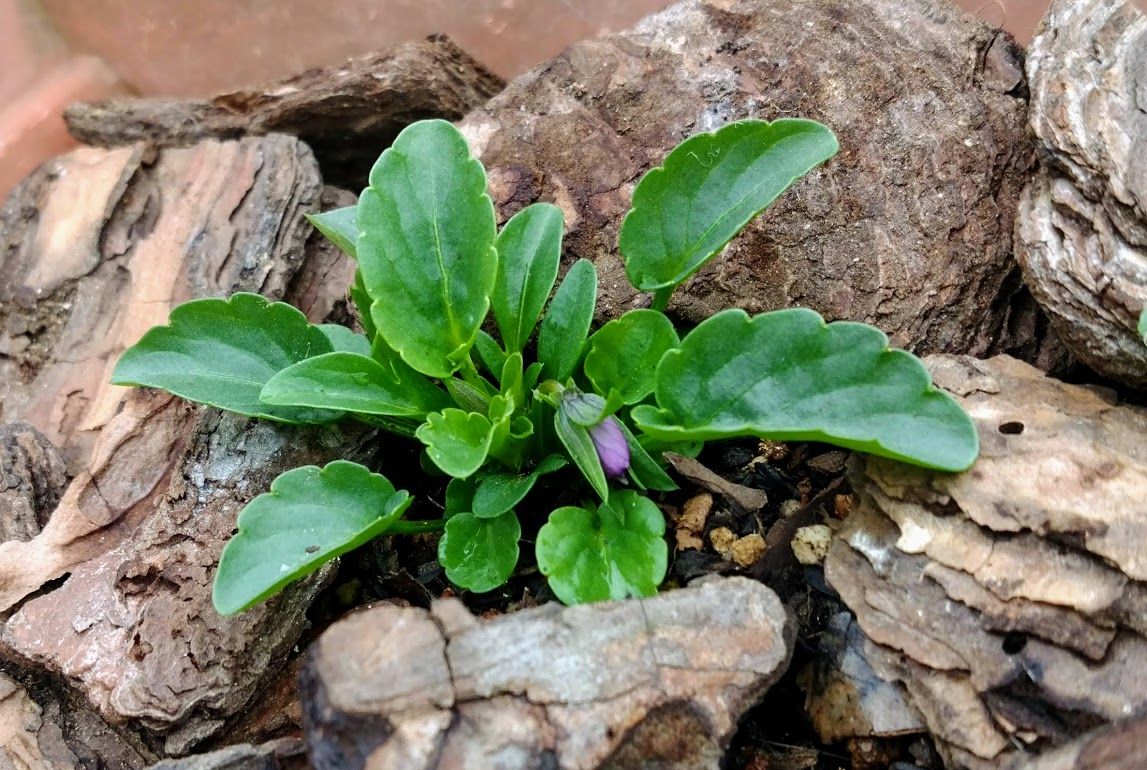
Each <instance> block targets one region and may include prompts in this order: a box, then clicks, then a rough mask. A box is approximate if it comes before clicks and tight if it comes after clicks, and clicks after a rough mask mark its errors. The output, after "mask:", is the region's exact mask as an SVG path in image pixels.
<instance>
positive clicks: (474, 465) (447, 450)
mask: <svg viewBox="0 0 1147 770" xmlns="http://www.w3.org/2000/svg"><path fill="white" fill-rule="evenodd" d="M492 428H493V426H492V425H491V424H490V421H489V420H488V419H486V415H484V414H477V413H475V412H464V411H462V410H461V409H444V410H443V411H441V412H437V413H435V414H432V415H430V416H429V417H427V418H426V422H424V423H423V424H422V426H421V427H419V429H418V430H417V431H416V432H415V434H414V435H415V437H417V438H418V440H419V441H421V442H422V443H423V444H425V445H426V454H427V455H428V456H429V457H430V459H431V460H432V461H433V462H434V464H435V465H437V466H438V467H439V468H440V469H441V470H442V472H443V473H447V474H449V475H451V476H454V477H456V478H460V479H464V478H466V477H467V476H469V475H470V474H472V473H474V471H476V470H478V469H479V468H481V467H482V463H484V462H486V455H487V454H488V453H489V451H490V441H491V439H492V438H493V430H492Z"/></svg>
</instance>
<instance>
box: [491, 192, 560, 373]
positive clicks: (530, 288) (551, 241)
mask: <svg viewBox="0 0 1147 770" xmlns="http://www.w3.org/2000/svg"><path fill="white" fill-rule="evenodd" d="M562 228H563V221H562V210H561V209H559V208H558V207H557V206H555V205H553V204H552V203H535V204H533V205H530V206H527V207H526V208H524V209H522V210H521V211H519V212H518V213H517V214H515V215H514V216H513V217H511V218H510V221H509V222H507V223H506V224H505V225H504V226H503V227H502V232H500V233H499V234H498V240H497V241H496V247H497V249H498V278H497V280H496V281H495V282H494V290H493V292H492V293H491V295H490V302H491V304H492V305H493V309H494V319H495V320H496V321H497V322H498V330H499V331H501V333H502V340H503V341H504V342H505V343H506V350H507V352H510V353H518V352H521V350H522V349H523V348H524V347H525V346H526V342H527V341H528V340H529V339H530V335H531V334H533V332H534V327H535V326H536V325H537V323H538V316H540V315H541V313H542V308H543V307H545V304H546V300H547V299H548V298H549V296H550V292H551V291H553V288H554V281H556V280H557V277H558V263H559V262H560V261H561V256H562Z"/></svg>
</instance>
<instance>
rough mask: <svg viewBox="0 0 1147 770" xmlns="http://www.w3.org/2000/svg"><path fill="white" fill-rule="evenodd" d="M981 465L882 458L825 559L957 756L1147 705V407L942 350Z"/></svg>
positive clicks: (1017, 748)
mask: <svg viewBox="0 0 1147 770" xmlns="http://www.w3.org/2000/svg"><path fill="white" fill-rule="evenodd" d="M928 363H929V366H930V368H931V369H932V372H933V375H934V377H935V379H936V381H937V383H938V384H940V385H941V386H943V387H944V388H946V389H947V390H949V391H951V392H953V393H954V394H956V395H957V397H958V398H959V400H960V401H961V402H962V404H963V406H964V407H965V409H967V410H968V412H969V413H970V414H971V416H972V418H973V420H975V422H976V425H977V428H978V431H979V435H980V441H981V446H982V451H981V455H980V458H979V460H977V462H976V464H975V465H974V466H973V467H972V468H971V470H969V471H968V472H966V473H963V474H956V475H953V474H939V473H929V472H926V471H923V470H919V469H912V468H909V467H908V466H903V465H899V464H896V463H892V462H889V461H882V460H878V459H875V458H868V459H866V460H863V461H856V462H855V463H854V465H853V466H852V468H851V479H852V483H853V488H854V490H855V491H856V493H857V494H858V496H859V498H860V502H859V504H858V506H857V508H856V509H854V511H853V512H852V513H851V515H850V517H849V519H848V521H847V523H846V525H845V527H844V528H843V529H842V530H841V531H840V533H839V537H838V539H837V540H836V541H835V542H834V543H833V546H832V548H831V550H830V552H829V556H828V559H827V561H826V563H825V576H826V577H827V578H828V580H829V582H830V583H831V584H832V586H833V587H834V588H836V590H837V591H839V592H840V595H841V597H842V599H843V600H844V602H845V603H846V604H847V605H848V606H849V608H850V609H851V610H853V612H855V613H856V617H857V621H858V622H859V624H860V627H861V629H862V630H863V631H864V633H865V636H866V645H865V652H866V656H867V658H868V660H869V662H870V663H871V665H872V666H873V668H874V669H875V670H876V671H877V673H879V674H880V675H881V676H882V677H883V678H885V679H888V680H890V681H896V682H899V683H900V684H901V685H902V686H903V687H904V688H905V691H906V692H907V695H908V700H909V702H910V703H911V705H912V706H913V707H914V708H915V709H917V710H918V711H919V712H920V713H921V715H922V716H923V718H924V720H925V722H926V723H927V725H928V728H929V731H930V732H931V733H932V735H933V737H934V739H935V740H936V743H937V746H938V748H939V749H940V750H941V753H942V754H944V756H945V757H946V758H947V761H948V763H949V765H950V766H953V767H967V768H999V767H1001V766H1003V765H1004V764H1005V763H1006V762H1020V756H1021V755H1023V756H1026V754H1025V753H1024V752H1030V753H1038V752H1041V751H1044V750H1046V749H1049V748H1052V747H1056V746H1060V745H1063V744H1065V743H1067V742H1069V741H1070V740H1072V739H1073V738H1076V737H1077V736H1079V735H1081V734H1083V733H1085V732H1087V731H1089V730H1091V729H1093V728H1095V727H1097V726H1100V725H1103V724H1107V723H1113V722H1116V721H1119V720H1123V719H1126V718H1128V717H1130V716H1133V715H1135V714H1137V713H1140V712H1142V711H1143V710H1144V709H1147V689H1144V687H1143V682H1144V681H1145V679H1147V612H1145V609H1147V518H1145V517H1144V515H1143V514H1144V502H1143V501H1144V500H1147V457H1145V456H1144V453H1143V436H1144V435H1147V410H1144V409H1142V408H1139V407H1134V406H1124V405H1118V404H1116V403H1114V402H1113V400H1112V399H1111V398H1110V397H1109V395H1108V394H1106V393H1103V392H1097V391H1095V390H1092V389H1089V388H1085V387H1081V386H1076V385H1065V384H1063V383H1060V382H1057V381H1056V380H1053V379H1051V378H1048V377H1046V376H1044V375H1043V374H1042V373H1041V372H1039V371H1038V370H1036V369H1033V368H1032V367H1030V366H1028V365H1027V364H1024V363H1022V362H1019V361H1017V360H1015V359H1011V358H1008V357H1006V356H1001V357H997V358H994V359H991V360H988V361H977V360H975V359H971V358H965V357H961V358H956V357H946V356H937V357H932V358H931V359H929V361H928Z"/></svg>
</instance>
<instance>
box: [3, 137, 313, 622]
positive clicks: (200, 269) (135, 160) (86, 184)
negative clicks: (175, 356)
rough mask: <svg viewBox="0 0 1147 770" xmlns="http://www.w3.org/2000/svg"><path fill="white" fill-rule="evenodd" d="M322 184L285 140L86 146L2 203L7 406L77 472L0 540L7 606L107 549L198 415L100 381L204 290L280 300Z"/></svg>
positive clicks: (129, 524)
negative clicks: (47, 514) (48, 510)
mask: <svg viewBox="0 0 1147 770" xmlns="http://www.w3.org/2000/svg"><path fill="white" fill-rule="evenodd" d="M320 191H321V183H320V180H319V176H318V169H317V167H316V165H315V162H314V158H313V157H312V155H311V153H310V152H309V151H308V150H307V149H306V147H305V146H304V145H302V144H300V143H299V142H298V141H297V140H295V139H293V138H291V137H286V136H280V135H275V136H268V137H265V138H259V139H244V140H240V141H227V142H218V141H205V142H202V143H200V144H197V145H195V146H192V147H188V148H185V149H171V150H163V151H160V152H158V153H156V154H151V153H148V152H147V151H145V149H144V148H142V147H140V146H131V147H125V148H121V149H116V150H96V149H90V148H84V149H80V150H76V151H74V152H72V153H70V154H68V155H65V156H62V157H60V158H58V159H56V160H54V161H52V162H50V163H48V164H45V166H43V167H41V169H40V170H39V171H37V172H36V173H35V174H33V175H32V176H31V177H29V178H28V179H27V180H25V182H24V183H22V185H21V186H20V187H19V188H17V190H16V191H15V192H14V193H13V195H12V196H11V197H10V198H9V200H8V201H7V203H6V205H5V206H4V209H3V211H2V213H0V269H3V271H4V274H5V276H6V280H5V281H4V282H3V284H2V285H0V346H3V347H4V349H5V350H6V353H5V354H4V355H2V356H0V416H2V417H3V419H4V420H6V421H12V422H14V421H26V422H28V423H30V424H32V425H33V426H35V428H36V429H37V430H39V431H40V432H41V433H43V434H44V435H45V436H46V437H47V438H48V439H49V440H50V441H51V442H52V443H53V444H55V445H56V446H58V447H59V448H60V449H61V451H62V452H63V454H64V457H65V459H66V461H67V465H68V471H69V474H70V475H72V476H73V477H74V478H73V479H72V481H71V483H70V485H69V486H68V488H67V489H66V490H65V491H64V494H63V497H62V499H61V501H60V504H59V507H58V508H57V510H56V512H55V513H54V514H53V515H52V518H51V521H50V522H49V523H48V525H47V527H45V529H44V531H43V532H42V533H40V534H39V535H38V536H37V537H35V538H33V539H32V540H30V541H27V542H18V541H10V542H7V543H3V544H0V609H7V608H9V607H11V606H12V605H13V604H15V603H16V602H18V601H20V600H21V599H23V598H24V597H25V596H27V595H28V594H29V593H30V592H32V591H35V590H37V589H38V588H39V587H40V586H41V585H42V584H43V583H44V582H45V581H47V580H51V579H54V578H56V577H59V576H60V575H61V574H63V573H64V572H65V571H67V570H68V569H69V568H70V567H72V566H73V565H75V564H77V563H79V562H81V561H84V560H86V559H88V558H91V557H92V556H95V555H98V554H102V553H104V552H106V551H108V550H110V549H111V548H114V547H115V545H116V544H117V543H118V542H119V541H120V540H122V538H123V537H124V536H125V535H126V534H127V533H128V532H130V531H131V529H132V528H134V526H135V524H136V523H138V521H139V520H140V519H141V518H142V517H143V516H145V515H146V514H147V513H149V512H150V511H151V510H153V509H154V507H155V504H156V501H157V499H158V497H159V496H160V495H162V493H163V491H164V488H165V487H166V486H167V483H168V481H169V476H170V474H171V472H172V470H173V469H174V468H175V467H176V465H177V464H178V463H179V458H180V456H181V454H182V452H183V450H184V447H185V445H186V443H187V440H188V437H189V435H190V433H189V431H190V429H191V427H192V422H193V420H194V419H195V416H196V415H195V411H194V410H193V409H192V408H191V407H189V406H187V405H186V404H183V403H181V402H179V401H178V400H176V399H172V398H170V397H169V396H166V395H164V394H160V393H149V392H144V391H133V390H129V389H127V388H120V387H115V386H112V385H109V384H108V377H109V375H110V373H111V370H112V367H113V366H114V364H115V361H116V359H117V358H118V356H119V354H120V353H121V352H122V351H123V350H124V348H126V347H127V346H128V345H130V344H132V343H134V342H135V341H136V340H138V339H139V337H140V336H141V335H142V334H143V333H144V331H146V330H147V329H148V328H150V327H151V326H153V325H155V324H159V323H163V322H164V321H165V320H166V319H167V315H168V311H169V310H170V309H171V307H172V306H173V305H174V304H176V303H178V302H181V301H184V300H187V299H191V298H193V297H198V296H223V295H227V294H229V293H231V292H234V291H241V290H245V291H258V292H260V293H263V294H266V295H268V296H271V297H280V296H282V294H283V292H285V291H286V289H287V285H288V283H289V281H290V280H291V278H292V276H293V275H294V273H295V272H296V270H297V268H298V266H299V264H300V262H301V261H302V259H303V246H304V241H305V239H306V236H307V232H308V230H309V225H308V224H307V223H306V220H305V219H304V216H303V215H304V213H305V212H307V211H313V210H314V209H315V208H317V205H318V199H319V193H320Z"/></svg>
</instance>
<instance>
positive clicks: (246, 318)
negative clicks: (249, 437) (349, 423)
mask: <svg viewBox="0 0 1147 770" xmlns="http://www.w3.org/2000/svg"><path fill="white" fill-rule="evenodd" d="M331 349H332V348H331V343H330V340H328V339H327V336H326V335H325V334H323V332H322V331H321V330H320V329H319V328H318V327H316V326H312V325H311V324H310V323H308V321H307V317H306V316H304V315H303V314H302V313H300V312H299V311H298V310H296V309H295V308H293V307H291V306H290V305H287V304H284V303H282V302H268V301H267V300H266V299H264V298H263V297H260V296H259V295H258V294H245V293H241V294H234V295H232V296H231V298H230V299H197V300H192V301H191V302H185V303H184V304H182V305H180V306H179V307H176V308H175V309H174V310H172V311H171V319H170V321H169V322H168V325H167V326H156V327H155V328H153V329H151V330H150V331H148V332H147V333H146V334H145V335H143V338H142V339H140V341H139V342H137V343H136V344H135V345H133V346H132V347H130V348H128V349H127V350H126V351H124V354H123V356H121V357H120V360H119V362H118V363H117V364H116V367H115V371H114V372H112V380H111V381H112V382H113V383H114V384H116V385H140V386H146V387H151V388H162V389H164V390H166V391H169V392H171V393H174V394H175V395H177V396H181V397H183V398H186V399H188V400H189V401H197V402H199V403H201V404H208V405H210V406H216V407H219V408H220V409H227V410H230V411H232V412H238V413H239V414H245V415H248V416H251V417H264V418H266V419H270V420H277V421H279V422H289V423H304V422H329V421H331V420H334V419H337V418H338V417H339V414H338V413H337V412H329V411H317V410H315V409H309V408H305V409H304V408H297V407H289V406H269V405H267V404H265V403H263V402H262V401H261V400H260V398H259V392H260V391H261V390H262V389H263V386H264V385H265V384H266V383H267V381H268V380H270V379H271V378H272V377H273V376H275V375H276V374H278V373H279V372H280V371H282V370H283V369H286V368H287V367H289V366H291V365H293V364H296V363H298V362H299V361H303V360H305V359H308V358H312V357H314V356H320V355H323V354H324V353H330V352H331Z"/></svg>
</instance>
